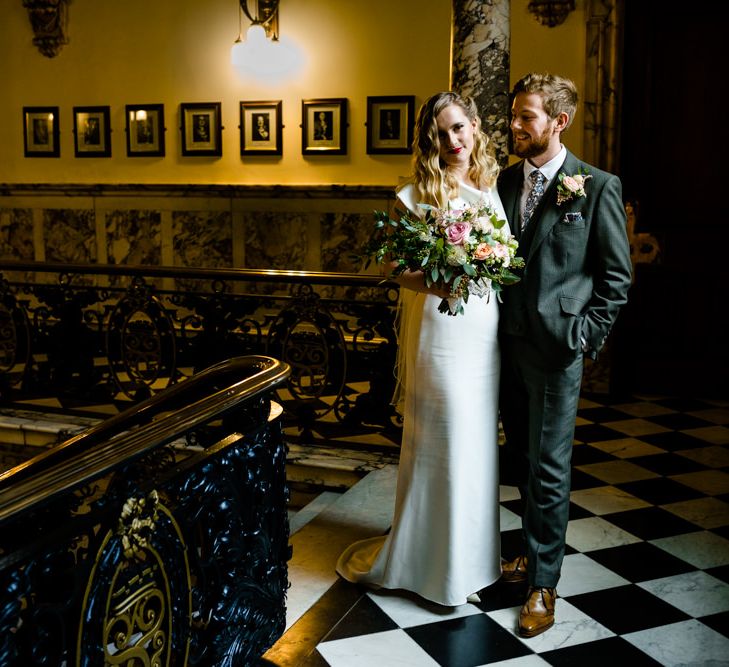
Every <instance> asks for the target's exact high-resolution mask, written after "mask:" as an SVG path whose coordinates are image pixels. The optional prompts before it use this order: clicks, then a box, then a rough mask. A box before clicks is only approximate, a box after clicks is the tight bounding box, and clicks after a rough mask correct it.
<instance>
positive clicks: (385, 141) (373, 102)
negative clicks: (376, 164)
mask: <svg viewBox="0 0 729 667" xmlns="http://www.w3.org/2000/svg"><path fill="white" fill-rule="evenodd" d="M414 125H415V96H414V95H402V96H399V97H398V96H390V97H368V98H367V153H369V154H374V155H376V154H391V155H395V154H406V153H412V143H413V126H414Z"/></svg>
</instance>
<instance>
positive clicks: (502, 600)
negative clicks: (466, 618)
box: [476, 581, 529, 611]
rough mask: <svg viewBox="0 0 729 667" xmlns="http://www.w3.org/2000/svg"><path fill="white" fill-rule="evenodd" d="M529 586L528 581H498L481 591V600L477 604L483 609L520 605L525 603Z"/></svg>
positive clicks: (489, 609) (492, 609) (490, 609)
mask: <svg viewBox="0 0 729 667" xmlns="http://www.w3.org/2000/svg"><path fill="white" fill-rule="evenodd" d="M528 588H529V585H528V584H527V583H526V582H523V583H518V584H517V583H507V582H505V581H497V582H496V583H495V584H492V585H491V586H489V587H488V588H484V589H483V590H482V591H480V592H479V594H478V596H479V597H480V598H481V602H480V603H478V604H477V605H476V606H477V607H478V608H479V609H481V610H483V611H495V610H496V609H506V608H508V607H520V606H521V605H523V604H524V600H525V599H526V593H527V590H528Z"/></svg>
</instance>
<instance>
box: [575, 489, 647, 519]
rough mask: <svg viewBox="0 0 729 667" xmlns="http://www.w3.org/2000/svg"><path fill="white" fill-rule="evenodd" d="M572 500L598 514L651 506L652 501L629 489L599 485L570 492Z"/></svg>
mask: <svg viewBox="0 0 729 667" xmlns="http://www.w3.org/2000/svg"><path fill="white" fill-rule="evenodd" d="M570 500H571V501H572V502H573V503H575V505H579V506H580V507H584V508H585V509H586V510H588V511H590V512H592V513H593V514H597V515H598V516H599V515H601V514H611V513H612V512H625V511H627V510H635V509H640V508H641V507H650V506H651V505H650V503H647V502H645V501H644V500H640V498H636V497H635V496H633V495H631V494H630V493H628V492H627V491H621V490H620V489H618V488H616V487H614V486H598V487H596V488H593V489H581V490H579V491H573V492H572V493H570Z"/></svg>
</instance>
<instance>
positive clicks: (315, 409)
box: [267, 285, 347, 422]
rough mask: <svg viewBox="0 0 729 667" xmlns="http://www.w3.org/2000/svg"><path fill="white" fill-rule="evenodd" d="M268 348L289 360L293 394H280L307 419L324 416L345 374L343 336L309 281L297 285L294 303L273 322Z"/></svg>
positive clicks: (336, 397) (336, 398)
mask: <svg viewBox="0 0 729 667" xmlns="http://www.w3.org/2000/svg"><path fill="white" fill-rule="evenodd" d="M267 354H270V355H271V356H274V357H276V358H277V359H281V360H282V361H285V362H286V363H287V364H289V365H290V366H291V376H290V378H289V383H288V386H287V391H288V392H289V394H290V396H291V398H289V397H287V396H285V395H284V394H282V393H279V399H280V400H281V402H282V403H283V405H284V407H286V408H288V409H289V410H291V411H292V412H294V413H295V414H296V415H297V416H298V417H299V418H301V419H302V420H304V421H305V422H311V420H313V419H318V418H321V417H322V416H323V415H325V414H327V413H328V412H330V411H331V410H333V409H334V406H335V405H336V404H337V403H338V402H339V401H340V399H341V396H342V391H343V389H344V380H345V377H346V374H347V349H346V345H345V342H344V336H343V335H342V328H341V326H340V325H339V323H338V322H337V320H336V319H335V318H334V317H333V316H332V314H331V312H330V311H329V309H328V308H326V306H324V304H323V303H322V301H321V299H320V297H319V295H318V294H317V293H316V292H315V291H314V290H313V288H312V287H311V285H297V286H295V288H294V289H293V301H292V303H291V304H290V305H289V306H288V307H286V308H284V309H283V310H282V311H281V312H280V313H279V314H278V316H277V317H276V319H275V320H274V321H273V323H272V324H271V326H270V329H269V332H268V341H267ZM325 396H326V399H327V400H326V401H325V400H323V399H324V397H325ZM292 399H293V400H292Z"/></svg>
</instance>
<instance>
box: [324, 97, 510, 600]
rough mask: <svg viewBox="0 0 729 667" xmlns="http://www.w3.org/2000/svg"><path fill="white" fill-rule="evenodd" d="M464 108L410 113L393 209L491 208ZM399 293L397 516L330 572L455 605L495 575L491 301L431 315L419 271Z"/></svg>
mask: <svg viewBox="0 0 729 667" xmlns="http://www.w3.org/2000/svg"><path fill="white" fill-rule="evenodd" d="M488 144H489V139H488V137H487V136H486V135H485V134H484V133H483V132H482V130H481V122H480V119H479V117H478V113H477V110H476V106H475V104H474V103H473V101H472V100H470V99H468V98H463V97H461V96H459V95H458V94H456V93H453V92H442V93H437V94H436V95H433V96H432V97H430V98H429V99H428V100H426V102H425V103H424V104H423V106H422V107H421V108H420V111H419V112H418V118H417V123H416V127H415V141H414V142H413V152H414V155H413V165H414V166H413V175H412V177H411V178H410V180H409V182H408V183H407V184H406V185H405V186H404V187H402V188H401V189H400V190H399V191H398V192H397V197H398V199H399V201H400V202H401V204H402V205H404V206H406V207H407V208H408V209H409V210H410V211H411V212H412V213H413V214H416V215H422V214H423V209H421V208H420V207H418V203H426V204H431V205H433V206H437V207H442V208H445V207H447V206H450V207H451V208H463V207H465V206H467V205H469V204H471V203H476V202H478V201H480V200H481V199H486V200H487V202H489V200H490V204H491V206H492V207H493V208H494V209H495V210H496V212H497V213H498V215H499V217H501V218H504V219H506V215H505V213H504V209H503V206H502V204H501V201H500V199H499V196H498V193H497V191H496V186H495V183H496V175H497V172H498V166H497V163H496V160H495V159H494V157H493V155H492V151H490V150H489V147H488ZM397 280H398V282H399V283H400V285H401V287H403V288H404V289H401V290H400V293H401V308H402V312H401V321H400V331H399V343H400V350H399V356H400V360H399V364H398V367H399V380H400V383H401V388H400V391H399V400H400V401H401V403H399V405H400V406H401V408H400V409H401V413H402V414H403V418H404V421H403V438H402V448H401V452H400V465H399V470H398V479H397V491H396V498H395V514H394V518H393V524H392V528H391V530H390V532H389V533H388V534H387V535H386V536H383V537H376V538H372V539H369V540H363V541H360V542H356V543H354V544H352V545H350V546H349V547H348V548H347V549H346V550H345V551H344V553H343V554H342V555H341V556H340V558H339V560H338V562H337V566H336V569H337V572H338V573H339V574H340V575H341V576H342V577H344V578H345V579H347V580H348V581H351V582H359V583H364V584H368V585H370V586H372V587H374V588H388V589H404V590H407V591H412V592H414V593H417V594H418V595H420V596H422V597H423V598H426V599H427V600H430V601H432V602H436V603H438V604H441V605H447V606H455V605H460V604H464V603H465V602H466V601H467V598H468V597H469V595H471V594H474V593H477V592H478V591H480V590H481V589H483V588H485V587H487V586H489V585H490V584H492V583H493V582H494V581H496V580H497V579H498V578H499V576H500V574H501V568H500V556H499V553H500V540H499V497H498V488H499V487H498V450H497V438H498V386H499V370H500V360H499V347H498V340H497V330H498V317H499V311H498V303H497V299H496V298H495V297H494V295H490V298H487V297H483V298H480V299H479V298H475V297H472V298H471V299H469V301H468V303H467V304H466V306H465V314H464V315H457V316H449V315H445V314H442V313H440V312H438V305H439V303H440V301H441V299H442V298H443V297H444V296H447V295H448V294H447V290H438V289H436V288H430V289H429V288H427V287H426V286H425V281H424V278H423V275H422V273H421V272H408V273H406V274H403V275H402V276H400V277H399V278H398V279H397Z"/></svg>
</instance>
